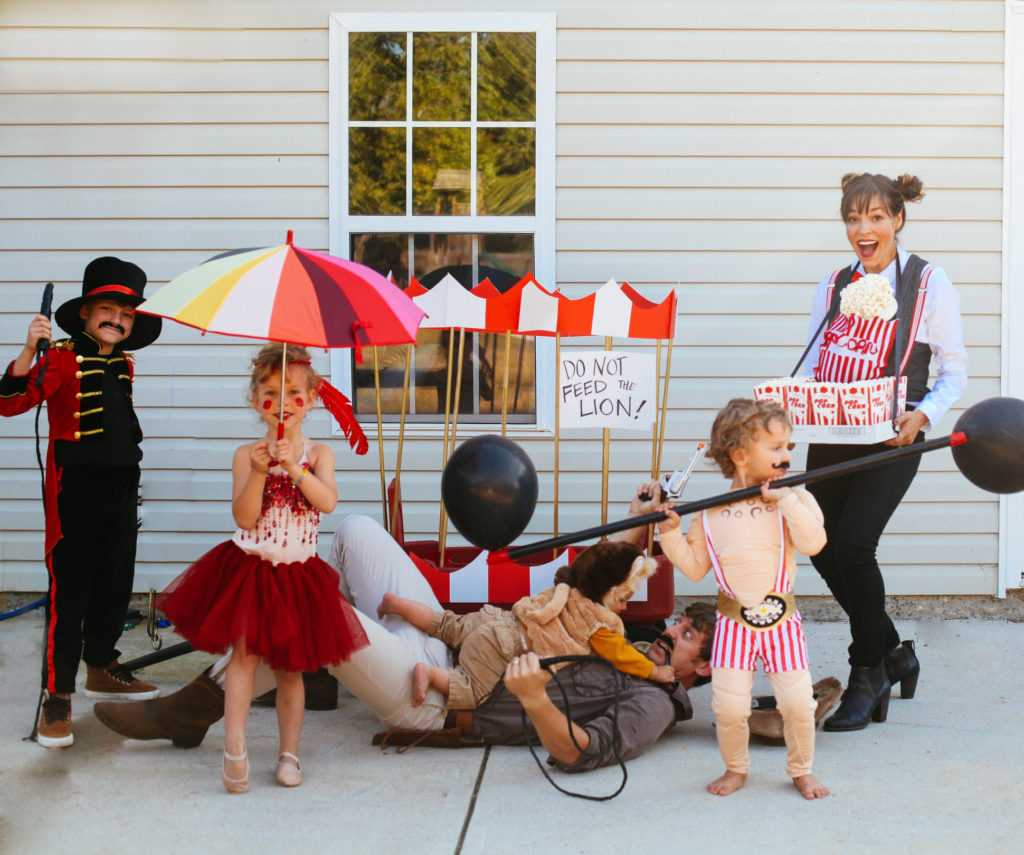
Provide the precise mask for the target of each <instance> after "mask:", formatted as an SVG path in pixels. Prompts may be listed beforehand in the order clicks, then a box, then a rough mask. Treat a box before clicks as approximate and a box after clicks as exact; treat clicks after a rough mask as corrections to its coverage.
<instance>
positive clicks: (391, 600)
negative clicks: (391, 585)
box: [377, 592, 398, 618]
mask: <svg viewBox="0 0 1024 855" xmlns="http://www.w3.org/2000/svg"><path fill="white" fill-rule="evenodd" d="M397 599H398V597H396V596H395V595H394V594H392V593H390V592H389V593H387V594H385V595H384V598H383V599H382V600H381V601H380V605H379V606H377V617H379V618H382V617H384V615H393V614H396V612H395V600H397Z"/></svg>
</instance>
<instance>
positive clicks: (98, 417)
mask: <svg viewBox="0 0 1024 855" xmlns="http://www.w3.org/2000/svg"><path fill="white" fill-rule="evenodd" d="M117 363H121V365H122V366H123V370H121V371H119V372H118V380H120V381H121V384H122V386H123V387H124V389H125V394H126V395H127V398H128V402H129V407H130V408H131V402H132V393H131V389H132V386H131V384H132V382H133V381H134V379H135V367H134V365H133V362H132V356H131V355H130V354H126V353H122V352H120V351H118V350H115V351H114V352H113V353H111V354H110V355H108V356H101V355H100V353H99V343H98V342H97V341H96V340H95V339H93V338H92V337H91V336H89V335H87V334H85V333H82V334H80V335H78V336H76V337H75V338H73V339H61V340H60V341H55V342H54V343H53V346H52V347H51V348H50V350H49V362H48V364H47V366H46V370H45V373H44V374H43V384H42V386H41V387H40V386H39V385H38V384H37V378H38V376H39V371H40V364H39V363H36V364H35V365H33V366H32V369H31V370H30V371H29V373H28V374H26V375H24V376H23V377H14V376H12V375H11V373H10V371H11V367H12V366H13V364H14V363H13V362H12V363H11V364H10V365H8V367H7V371H6V372H5V373H4V375H3V377H2V378H0V416H16V415H18V414H19V413H24V412H27V411H28V410H31V409H32V408H33V407H35V406H37V405H38V404H39V403H40V402H41V401H46V415H47V419H48V421H49V424H50V442H49V444H48V447H47V449H46V479H45V486H44V493H45V500H46V501H45V507H46V544H45V545H46V554H47V555H49V554H50V551H51V550H52V549H53V547H54V546H55V545H56V544H57V541H58V540H60V538H61V527H60V517H59V515H58V513H57V494H58V493H59V491H60V475H61V473H60V471H59V470H58V468H57V465H56V460H55V457H54V440H58V439H61V440H68V441H70V442H89V441H90V438H91V437H92V438H98V437H100V436H101V435H102V433H103V423H104V418H103V405H102V388H103V375H104V373H105V372H106V370H107V366H108V365H110V364H117ZM131 413H132V427H133V433H134V435H135V439H136V442H139V441H141V440H142V430H141V429H140V428H139V421H138V419H137V418H136V417H135V410H134V408H131Z"/></svg>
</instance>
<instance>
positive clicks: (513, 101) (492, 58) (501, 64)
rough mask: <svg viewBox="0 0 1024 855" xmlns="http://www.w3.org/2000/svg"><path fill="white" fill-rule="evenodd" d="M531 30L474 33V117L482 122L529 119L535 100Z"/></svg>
mask: <svg viewBox="0 0 1024 855" xmlns="http://www.w3.org/2000/svg"><path fill="white" fill-rule="evenodd" d="M536 80H537V37H536V35H535V34H534V33H480V34H479V35H478V36H477V104H476V113H477V118H478V119H479V120H480V121H481V122H532V121H534V118H535V116H536V109H535V104H536V101H537V91H536V88H537V84H536Z"/></svg>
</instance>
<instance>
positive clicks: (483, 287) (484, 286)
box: [469, 277, 501, 300]
mask: <svg viewBox="0 0 1024 855" xmlns="http://www.w3.org/2000/svg"><path fill="white" fill-rule="evenodd" d="M469 293H470V294H475V295H476V296H477V297H483V298H484V299H485V300H490V299H491V298H492V297H497V296H498V295H499V294H500V293H501V291H499V290H498V289H497V288H495V287H494V283H493V282H491V280H490V279H489V278H487V277H484V278H483V279H481V280H480V284H479V285H477V286H476V288H471V289H470V291H469Z"/></svg>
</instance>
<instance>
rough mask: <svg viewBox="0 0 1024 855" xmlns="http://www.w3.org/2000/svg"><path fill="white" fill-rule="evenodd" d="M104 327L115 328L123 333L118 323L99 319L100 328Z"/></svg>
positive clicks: (122, 328)
mask: <svg viewBox="0 0 1024 855" xmlns="http://www.w3.org/2000/svg"><path fill="white" fill-rule="evenodd" d="M104 327H110V328H111V329H112V330H117V331H118V332H119V333H121V335H124V327H123V326H121V325H120V324H115V323H114V322H113V321H101V322H100V329H103V328H104Z"/></svg>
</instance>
